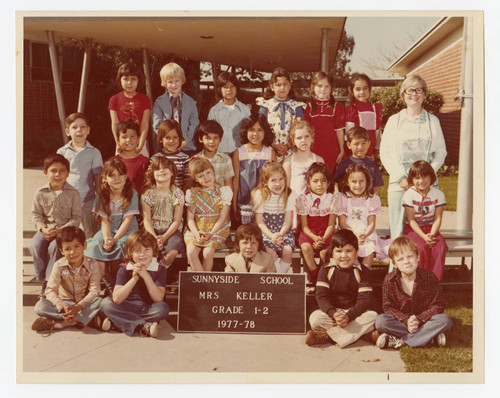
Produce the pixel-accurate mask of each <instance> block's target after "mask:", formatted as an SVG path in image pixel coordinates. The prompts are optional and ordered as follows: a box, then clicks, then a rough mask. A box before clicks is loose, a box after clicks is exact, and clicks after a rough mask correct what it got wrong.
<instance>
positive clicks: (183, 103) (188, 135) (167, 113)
mask: <svg viewBox="0 0 500 398" xmlns="http://www.w3.org/2000/svg"><path fill="white" fill-rule="evenodd" d="M160 78H161V85H162V86H163V87H165V88H166V93H165V94H163V95H161V96H159V97H158V98H157V99H156V101H155V104H154V106H153V129H154V132H155V139H154V140H153V145H154V147H155V152H158V151H159V150H160V148H159V147H158V142H157V139H156V137H157V136H158V127H159V126H160V123H161V122H162V121H163V120H165V119H174V120H176V121H177V122H178V123H180V125H181V127H182V135H183V137H184V141H183V143H182V145H181V148H180V149H182V150H183V151H184V152H186V153H188V154H189V155H192V154H194V152H195V151H196V143H195V140H194V132H195V131H196V128H197V127H198V124H199V120H198V109H197V108H196V101H195V100H194V99H192V98H191V97H190V96H188V95H187V94H186V93H184V92H183V91H182V85H183V84H184V83H186V75H185V73H184V69H182V68H181V67H180V66H179V65H177V64H176V63H175V62H170V63H168V64H166V65H165V66H163V68H161V70H160Z"/></svg>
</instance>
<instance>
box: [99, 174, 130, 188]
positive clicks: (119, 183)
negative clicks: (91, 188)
mask: <svg viewBox="0 0 500 398" xmlns="http://www.w3.org/2000/svg"><path fill="white" fill-rule="evenodd" d="M104 178H105V181H106V184H108V186H109V188H110V189H111V190H112V191H114V192H121V191H122V190H123V188H124V187H125V183H126V182H127V175H126V174H120V173H119V172H118V170H116V169H115V170H113V171H111V173H109V174H106V175H105V176H104Z"/></svg>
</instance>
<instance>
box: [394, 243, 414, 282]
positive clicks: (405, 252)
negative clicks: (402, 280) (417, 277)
mask: <svg viewBox="0 0 500 398" xmlns="http://www.w3.org/2000/svg"><path fill="white" fill-rule="evenodd" d="M392 260H393V261H394V265H395V266H396V267H397V269H398V270H399V271H400V272H401V273H402V274H404V275H406V276H411V275H413V274H414V273H415V272H416V271H417V268H418V254H417V253H415V252H413V251H412V250H410V249H402V250H401V252H400V253H398V254H397V255H396V256H395V257H394V258H393V259H392Z"/></svg>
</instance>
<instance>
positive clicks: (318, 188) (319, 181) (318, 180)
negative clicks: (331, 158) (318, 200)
mask: <svg viewBox="0 0 500 398" xmlns="http://www.w3.org/2000/svg"><path fill="white" fill-rule="evenodd" d="M307 186H308V187H309V189H310V190H311V192H312V193H314V194H316V195H319V196H321V195H323V194H324V193H325V192H326V190H327V189H328V180H327V179H326V176H325V175H324V174H323V173H314V174H313V175H312V176H311V178H309V181H307Z"/></svg>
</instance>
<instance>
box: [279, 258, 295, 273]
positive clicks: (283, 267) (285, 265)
mask: <svg viewBox="0 0 500 398" xmlns="http://www.w3.org/2000/svg"><path fill="white" fill-rule="evenodd" d="M290 265H292V263H285V262H284V261H283V260H280V268H281V273H282V274H286V273H288V270H289V269H290Z"/></svg>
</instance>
